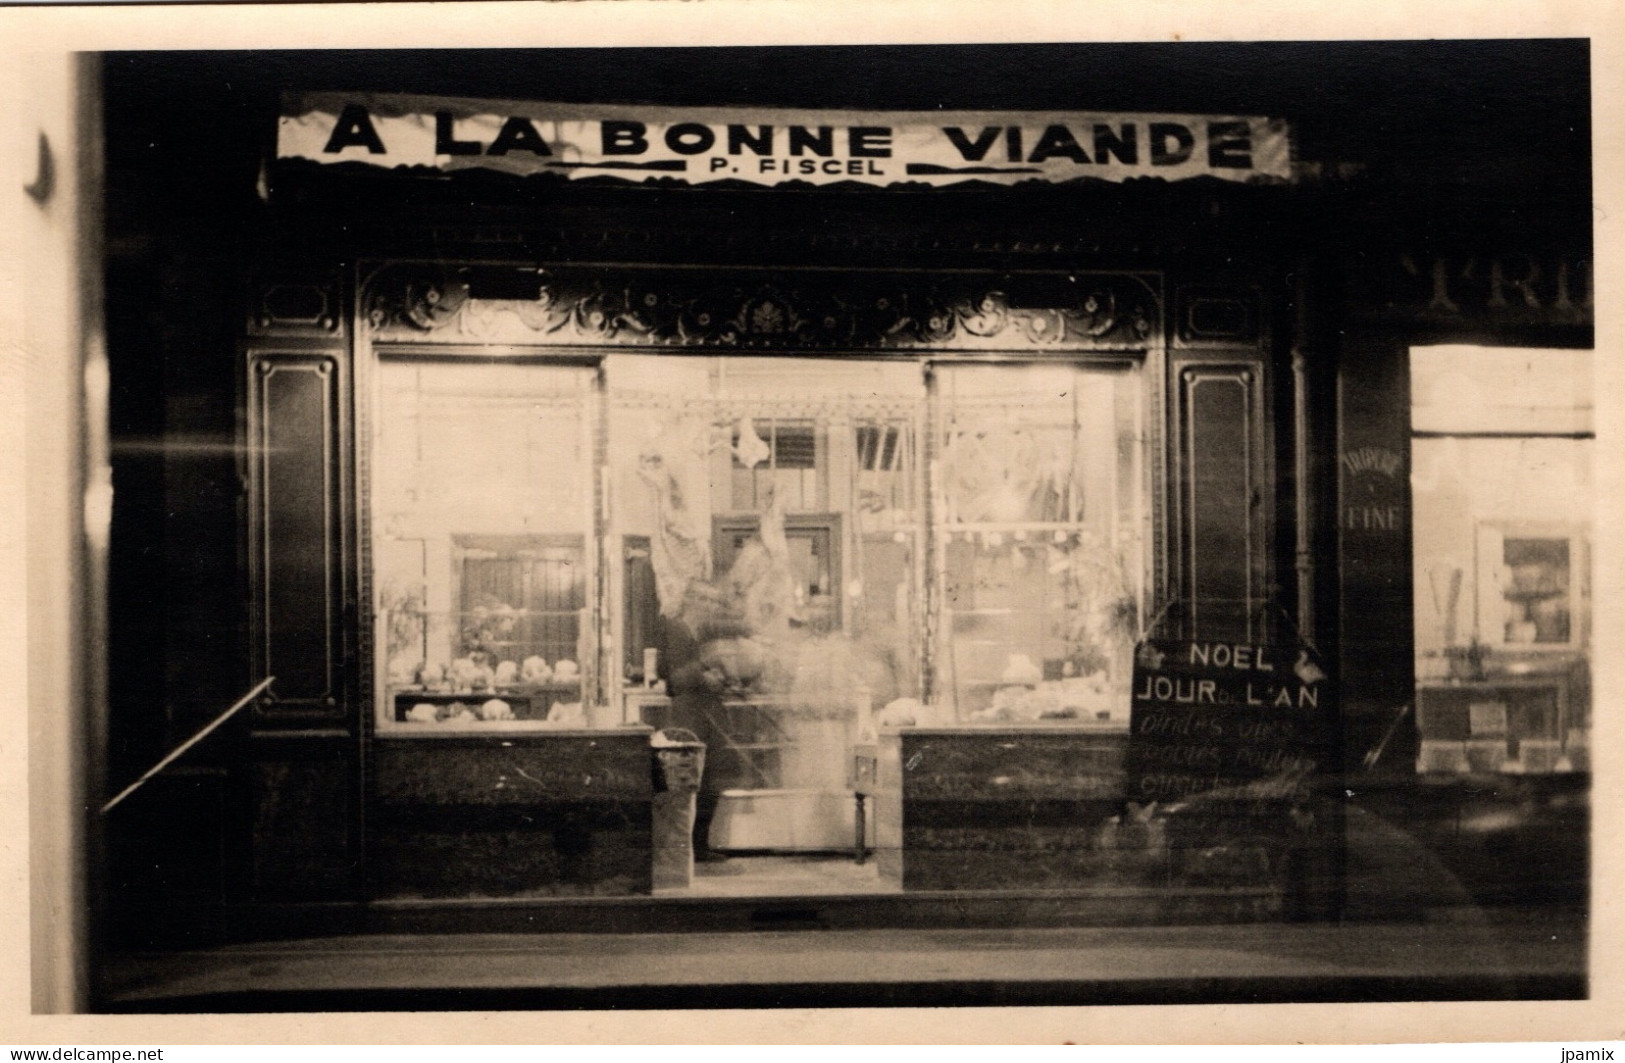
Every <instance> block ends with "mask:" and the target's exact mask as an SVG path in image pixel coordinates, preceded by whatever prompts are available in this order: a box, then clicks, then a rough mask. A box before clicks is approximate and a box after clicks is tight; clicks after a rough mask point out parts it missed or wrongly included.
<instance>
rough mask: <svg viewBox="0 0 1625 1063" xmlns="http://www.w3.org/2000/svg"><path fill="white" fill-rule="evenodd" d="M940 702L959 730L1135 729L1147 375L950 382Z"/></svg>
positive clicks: (1003, 375)
mask: <svg viewBox="0 0 1625 1063" xmlns="http://www.w3.org/2000/svg"><path fill="white" fill-rule="evenodd" d="M937 387H938V399H939V422H938V423H939V425H940V434H939V440H940V446H941V448H942V450H941V454H942V457H941V480H940V487H939V490H940V496H939V502H940V505H939V508H938V529H937V530H938V543H939V550H940V555H941V559H942V563H941V584H940V587H941V602H942V613H943V623H942V634H941V651H940V658H941V660H940V667H939V674H940V676H941V687H942V695H943V696H944V698H945V699H947V700H949V701H951V703H952V706H953V710H954V713H955V715H956V717H957V718H958V719H961V720H970V721H979V720H980V721H1027V720H1037V719H1089V720H1101V721H1104V720H1111V721H1113V722H1116V723H1119V724H1122V725H1124V726H1126V724H1127V711H1128V698H1127V686H1128V683H1129V679H1130V672H1131V664H1130V656H1131V653H1132V649H1133V644H1134V639H1135V637H1136V635H1137V633H1138V629H1139V623H1140V616H1141V609H1142V597H1141V596H1142V593H1143V587H1144V570H1145V556H1146V555H1145V539H1146V537H1145V527H1144V515H1143V508H1142V501H1143V497H1144V496H1143V488H1142V480H1141V476H1142V458H1141V452H1142V448H1143V433H1142V427H1141V416H1140V403H1141V395H1140V391H1139V387H1138V372H1137V371H1136V370H1130V369H1120V370H1106V369H1085V368H1080V367H1076V366H1050V365H1045V366H951V367H944V368H942V369H941V370H940V371H939V373H938V377H937Z"/></svg>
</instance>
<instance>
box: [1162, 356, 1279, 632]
mask: <svg viewBox="0 0 1625 1063" xmlns="http://www.w3.org/2000/svg"><path fill="white" fill-rule="evenodd" d="M1262 376H1263V373H1262V368H1261V367H1260V366H1259V365H1258V364H1256V363H1243V364H1235V363H1186V364H1185V365H1183V366H1182V367H1181V368H1180V370H1179V373H1178V379H1177V389H1178V390H1177V394H1176V401H1177V409H1178V420H1177V424H1176V426H1175V432H1174V436H1175V440H1176V444H1175V445H1176V447H1177V454H1178V463H1177V464H1178V468H1179V470H1180V482H1179V492H1178V502H1177V508H1178V513H1179V527H1178V533H1177V536H1176V539H1177V543H1178V551H1179V555H1180V558H1181V565H1180V576H1181V578H1180V597H1182V598H1183V599H1184V600H1185V603H1186V607H1185V610H1184V617H1185V620H1186V622H1187V624H1188V625H1189V629H1190V633H1191V634H1192V635H1193V636H1196V637H1201V638H1207V639H1238V640H1245V639H1249V638H1251V637H1252V636H1253V634H1254V633H1255V632H1254V627H1255V624H1256V621H1255V617H1256V615H1257V613H1258V610H1259V607H1260V606H1261V604H1262V603H1263V602H1264V601H1266V600H1267V597H1268V594H1269V589H1268V587H1267V586H1266V578H1265V573H1266V572H1267V565H1268V557H1269V544H1268V531H1267V529H1268V528H1269V526H1270V524H1269V515H1270V514H1271V513H1272V512H1273V507H1272V505H1271V496H1272V493H1273V490H1274V488H1273V484H1272V483H1271V482H1270V480H1269V478H1268V470H1269V468H1270V461H1269V455H1268V452H1267V449H1266V447H1265V431H1264V426H1263V419H1262V413H1263V403H1264V395H1263V380H1262Z"/></svg>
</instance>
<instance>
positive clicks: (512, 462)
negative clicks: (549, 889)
mask: <svg viewBox="0 0 1625 1063" xmlns="http://www.w3.org/2000/svg"><path fill="white" fill-rule="evenodd" d="M376 385H377V402H376V405H375V408H374V409H375V426H374V437H373V450H372V473H373V475H372V482H373V537H374V544H373V545H374V559H373V564H374V569H373V577H374V586H375V588H376V607H377V616H378V627H379V641H378V646H379V650H380V652H379V653H378V658H379V662H378V663H379V673H380V674H379V698H378V707H379V717H380V725H381V726H384V727H386V728H387V727H396V726H399V727H404V728H407V729H411V730H419V729H424V728H427V727H428V726H430V725H433V726H437V727H446V726H453V727H455V726H475V725H483V724H494V723H498V722H506V721H507V720H508V719H509V718H510V715H511V718H512V719H517V720H541V719H545V718H546V717H547V716H548V715H549V713H550V712H554V706H555V705H556V704H561V703H562V704H566V705H568V704H573V703H575V702H579V701H580V700H581V697H582V688H581V683H582V662H583V660H584V659H586V657H587V655H588V652H589V650H588V647H587V646H586V645H585V643H584V635H585V633H586V632H587V631H588V630H590V626H589V625H586V624H584V623H583V616H584V612H585V610H586V609H587V607H588V605H589V602H588V596H587V593H586V587H587V573H588V567H589V551H588V550H587V547H586V544H587V543H588V541H589V532H590V528H591V505H592V480H591V470H592V468H593V454H592V442H591V434H590V432H589V431H588V408H589V399H590V396H591V389H592V386H593V373H592V371H591V370H587V369H581V368H575V367H561V366H545V365H490V364H482V365H468V364H455V363H445V362H426V361H416V360H408V359H393V358H383V359H380V361H379V362H378V364H377V375H376ZM492 700H496V701H500V702H502V703H503V705H504V706H505V709H498V708H496V707H494V706H493V707H490V708H486V703H487V702H490V701H492Z"/></svg>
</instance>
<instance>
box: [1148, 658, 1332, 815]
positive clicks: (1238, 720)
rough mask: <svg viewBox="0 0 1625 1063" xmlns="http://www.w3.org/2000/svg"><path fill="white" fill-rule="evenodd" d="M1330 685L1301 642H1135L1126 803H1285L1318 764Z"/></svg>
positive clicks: (1321, 760)
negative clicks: (1206, 798)
mask: <svg viewBox="0 0 1625 1063" xmlns="http://www.w3.org/2000/svg"><path fill="white" fill-rule="evenodd" d="M1333 696H1334V695H1333V693H1332V683H1331V680H1330V678H1329V677H1328V675H1327V673H1326V671H1325V669H1324V667H1323V666H1322V664H1321V662H1320V660H1319V658H1318V657H1317V656H1316V654H1315V653H1314V652H1313V651H1312V650H1310V649H1309V648H1308V647H1306V646H1288V645H1256V644H1247V643H1235V642H1205V641H1200V640H1190V641H1171V640H1169V641H1163V640H1151V641H1146V642H1143V643H1141V644H1140V645H1139V646H1138V647H1137V648H1136V650H1135V655H1134V685H1133V691H1132V693H1131V696H1130V697H1131V700H1130V709H1129V720H1130V737H1129V748H1128V763H1127V769H1128V799H1129V800H1130V801H1132V802H1135V803H1137V804H1141V805H1145V804H1149V803H1151V802H1157V803H1159V804H1161V805H1164V806H1167V805H1172V804H1178V803H1180V802H1182V801H1189V800H1190V799H1191V798H1194V797H1196V796H1197V795H1204V794H1205V795H1212V796H1213V797H1234V798H1237V799H1247V798H1256V799H1261V800H1267V799H1272V798H1280V799H1287V800H1290V799H1292V798H1293V797H1295V796H1299V795H1300V792H1301V788H1302V787H1303V786H1304V785H1306V784H1307V782H1308V780H1309V779H1310V777H1311V776H1312V775H1313V774H1314V773H1315V771H1316V770H1317V769H1319V768H1321V767H1323V766H1324V760H1325V750H1326V744H1325V739H1326V734H1327V726H1326V722H1327V721H1328V720H1330V719H1332V718H1333V712H1334V710H1335V706H1334V705H1333V702H1332V699H1333Z"/></svg>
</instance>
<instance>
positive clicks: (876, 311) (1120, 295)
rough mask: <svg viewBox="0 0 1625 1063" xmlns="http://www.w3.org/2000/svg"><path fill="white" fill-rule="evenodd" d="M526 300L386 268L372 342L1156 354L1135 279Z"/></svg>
mask: <svg viewBox="0 0 1625 1063" xmlns="http://www.w3.org/2000/svg"><path fill="white" fill-rule="evenodd" d="M538 283H539V289H538V291H537V295H536V297H535V298H533V299H511V298H505V299H487V298H477V297H474V296H472V295H471V290H470V282H469V280H468V279H466V277H464V276H461V275H459V274H457V273H443V274H433V273H429V272H427V271H421V270H419V271H408V270H406V269H402V268H389V269H385V270H383V271H381V272H379V273H378V274H376V275H375V276H374V278H373V279H372V280H371V282H369V283H368V284H367V286H366V289H365V290H366V295H365V297H364V302H363V306H364V308H365V312H366V323H367V325H368V327H369V328H370V329H371V330H372V332H373V334H374V336H375V338H379V339H388V340H414V341H418V342H422V341H425V340H428V341H431V342H444V343H470V342H473V343H479V342H532V343H534V342H547V343H559V344H572V345H573V344H582V345H593V346H599V345H613V346H657V347H658V346H676V347H724V348H727V347H737V348H815V349H816V348H829V349H850V348H879V349H908V348H939V349H941V348H946V349H973V350H974V349H1011V348H1032V347H1039V348H1055V349H1084V350H1087V349H1100V348H1105V349H1111V348H1139V347H1144V346H1146V345H1148V344H1150V343H1153V342H1155V340H1156V338H1157V336H1158V333H1159V325H1160V319H1161V310H1160V305H1161V302H1160V297H1159V294H1158V284H1157V280H1156V278H1155V277H1153V276H1149V275H1148V276H1141V275H1137V274H1087V273H1076V274H1055V275H1005V276H998V275H980V276H976V275H950V276H942V275H937V276H931V275H923V274H917V275H913V276H911V277H897V276H875V275H860V274H830V273H826V274H811V273H807V274H804V275H802V276H797V275H795V274H794V273H787V272H785V271H776V272H775V273H774V274H773V276H772V279H771V280H769V279H766V278H765V276H747V275H728V276H726V277H719V276H718V275H715V274H679V273H660V274H655V273H653V272H652V271H651V273H650V275H648V276H640V275H637V274H635V273H631V272H627V273H624V274H620V275H614V274H609V273H606V272H605V271H601V270H598V271H581V272H580V273H579V274H570V273H555V272H553V271H545V272H540V273H539V274H538Z"/></svg>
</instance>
